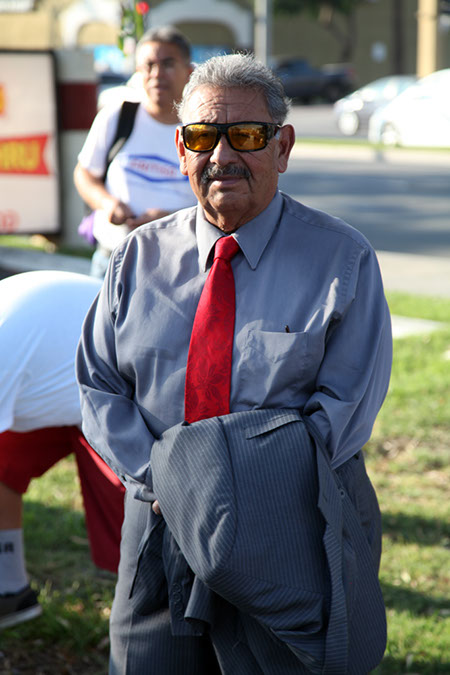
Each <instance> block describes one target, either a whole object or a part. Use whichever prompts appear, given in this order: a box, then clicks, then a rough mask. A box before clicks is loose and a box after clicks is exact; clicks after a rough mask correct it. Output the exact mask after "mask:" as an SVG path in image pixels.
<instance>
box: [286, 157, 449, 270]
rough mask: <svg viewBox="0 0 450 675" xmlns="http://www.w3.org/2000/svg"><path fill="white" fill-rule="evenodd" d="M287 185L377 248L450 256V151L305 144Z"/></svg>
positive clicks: (293, 162)
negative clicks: (383, 149)
mask: <svg viewBox="0 0 450 675" xmlns="http://www.w3.org/2000/svg"><path fill="white" fill-rule="evenodd" d="M280 186H281V188H282V189H283V190H285V191H286V192H288V193H289V194H291V195H292V196H294V197H295V198H297V199H298V200H300V201H302V202H304V203H306V204H308V205H309V206H313V207H315V208H319V209H322V210H324V211H328V212H329V213H332V214H333V215H336V216H339V217H341V218H343V219H344V220H346V221H347V222H349V223H350V224H351V225H354V226H355V227H356V228H357V229H359V230H361V231H362V232H363V233H364V234H365V235H366V236H367V238H368V239H369V241H370V242H371V243H372V245H373V246H374V247H375V249H377V250H383V251H392V252H397V253H408V254H417V255H431V256H443V257H448V258H449V259H450V153H448V154H447V153H442V154H441V153H437V154H436V153H424V152H417V153H414V152H411V151H405V150H404V151H401V150H393V151H388V152H386V153H383V154H381V153H376V152H375V151H374V150H372V149H370V148H353V149H349V150H347V149H343V148H340V147H339V146H332V145H331V146H327V147H320V146H310V145H308V144H305V145H302V144H300V145H297V146H296V148H295V152H294V153H293V156H292V157H291V160H290V163H289V168H288V171H287V172H286V173H285V174H284V175H283V176H281V179H280Z"/></svg>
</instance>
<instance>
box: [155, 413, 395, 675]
mask: <svg viewBox="0 0 450 675" xmlns="http://www.w3.org/2000/svg"><path fill="white" fill-rule="evenodd" d="M151 463H152V471H153V481H154V489H155V494H156V495H157V497H158V500H159V502H160V505H161V509H162V512H163V515H164V518H165V521H166V523H167V526H168V527H169V529H170V530H171V532H172V534H173V535H174V537H175V539H176V540H177V542H178V544H179V546H180V548H181V550H182V552H183V554H184V556H185V557H186V560H187V562H188V564H189V565H190V567H191V568H192V570H194V572H195V574H196V575H197V576H198V578H199V579H201V580H202V581H203V582H204V583H205V584H206V585H207V586H208V587H209V588H210V589H212V590H213V591H215V592H216V593H218V594H219V595H220V596H222V597H223V598H225V599H226V600H227V601H228V602H230V603H231V604H233V605H235V606H236V607H237V608H238V609H239V610H240V611H241V612H243V613H244V614H245V615H249V616H250V617H253V618H254V619H256V620H257V622H258V623H259V624H260V626H264V627H265V628H266V629H268V630H269V631H270V632H271V633H272V634H273V635H274V636H276V638H277V639H278V640H280V641H281V642H282V643H285V644H286V645H288V647H289V648H290V650H291V651H292V653H294V654H295V655H296V656H297V658H298V666H299V668H303V667H306V668H307V672H311V673H327V674H329V675H342V674H343V673H346V672H349V673H354V674H355V675H357V674H359V675H363V674H364V673H367V672H368V671H369V670H371V669H372V668H373V667H375V666H376V665H377V663H378V662H379V660H381V657H382V654H383V652H384V645H385V617H384V606H383V601H382V598H381V592H380V590H379V585H378V580H377V571H376V570H377V565H378V562H377V561H376V560H375V561H374V560H373V557H372V554H371V551H370V547H369V544H368V540H367V536H366V534H365V533H364V532H363V530H362V528H361V524H360V521H359V519H358V516H357V515H356V512H355V509H354V506H353V504H352V502H351V500H350V499H349V498H348V495H347V493H346V491H345V489H344V487H343V484H342V482H341V481H340V480H339V479H338V478H337V476H336V474H335V472H333V471H332V470H331V467H330V465H329V461H328V457H327V456H326V451H325V450H323V449H320V448H319V450H318V452H316V447H315V444H314V443H312V441H311V437H310V436H309V434H308V431H307V429H306V428H305V426H304V424H303V421H302V419H301V416H300V414H299V413H298V412H297V411H295V410H278V411H276V410H255V411H250V412H242V413H234V414H232V415H227V416H224V417H221V418H213V419H208V420H203V421H201V422H198V423H195V424H192V425H190V426H189V425H188V426H182V425H180V426H178V427H172V428H171V429H169V430H168V431H167V432H165V433H164V434H163V436H162V438H161V439H160V440H159V441H157V442H156V443H155V444H154V446H153V451H152V460H151ZM362 466H363V465H362ZM364 475H365V472H364ZM366 479H367V477H366ZM367 482H368V479H367ZM369 485H370V483H369ZM366 487H367V486H366V484H364V488H366ZM317 505H319V509H318V508H317ZM372 515H374V517H377V515H378V517H379V513H378V514H377V513H376V512H375V513H374V512H373V511H372ZM343 542H345V544H343ZM368 608H369V611H368ZM356 617H357V619H356ZM327 619H328V623H327ZM347 661H348V663H347ZM302 664H303V665H302ZM263 672H265V671H263ZM267 672H269V671H267ZM274 672H275V671H274ZM279 672H280V673H283V671H282V670H280V671H279ZM287 672H289V671H287ZM299 672H302V671H301V670H300V671H299Z"/></svg>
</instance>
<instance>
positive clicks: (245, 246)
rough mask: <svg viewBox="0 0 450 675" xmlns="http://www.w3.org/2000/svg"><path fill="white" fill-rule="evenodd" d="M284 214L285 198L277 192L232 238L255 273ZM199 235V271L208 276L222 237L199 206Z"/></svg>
mask: <svg viewBox="0 0 450 675" xmlns="http://www.w3.org/2000/svg"><path fill="white" fill-rule="evenodd" d="M282 210H283V198H282V196H281V194H280V192H279V191H278V190H277V192H276V193H275V197H274V198H273V199H272V201H271V202H270V204H269V205H268V206H267V207H266V208H265V209H264V211H262V212H261V213H260V214H258V215H257V216H256V218H253V219H252V220H249V222H248V223H245V225H242V226H241V227H240V228H239V229H238V230H236V232H235V233H234V234H233V236H234V238H235V239H236V241H237V242H238V244H239V246H240V247H241V251H242V252H243V254H244V256H245V258H246V260H247V262H248V264H249V265H250V267H251V268H252V269H253V270H254V269H256V267H257V265H258V262H259V260H260V258H261V256H262V254H263V251H264V249H265V248H266V246H267V243H268V242H269V240H270V239H271V237H272V235H273V233H274V230H275V228H276V226H277V225H278V222H279V220H280V217H281V213H282ZM196 233H197V246H198V255H199V264H200V269H202V270H203V271H204V272H206V270H207V266H208V259H209V255H210V253H211V249H212V248H213V246H214V244H215V243H216V241H217V240H218V239H219V238H220V237H221V236H222V234H221V232H220V230H219V229H218V228H217V227H215V226H214V225H212V224H211V223H210V222H208V221H207V220H206V218H205V215H204V213H203V209H202V208H201V206H200V205H198V206H197V218H196Z"/></svg>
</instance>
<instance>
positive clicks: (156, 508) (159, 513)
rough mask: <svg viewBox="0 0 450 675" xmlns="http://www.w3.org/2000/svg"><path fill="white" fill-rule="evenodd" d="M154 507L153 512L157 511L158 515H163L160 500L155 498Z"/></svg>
mask: <svg viewBox="0 0 450 675" xmlns="http://www.w3.org/2000/svg"><path fill="white" fill-rule="evenodd" d="M152 509H153V512H154V513H156V515H157V516H160V515H161V509H160V508H159V504H158V500H157V499H155V501H154V502H153V504H152Z"/></svg>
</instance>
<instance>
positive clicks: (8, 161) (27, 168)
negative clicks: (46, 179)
mask: <svg viewBox="0 0 450 675" xmlns="http://www.w3.org/2000/svg"><path fill="white" fill-rule="evenodd" d="M47 140H48V135H45V134H42V135H39V136H24V137H22V138H21V137H16V138H0V174H1V173H13V174H18V173H20V174H32V175H39V176H48V175H49V170H48V167H47V165H46V163H45V158H44V150H45V145H46V143H47Z"/></svg>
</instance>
